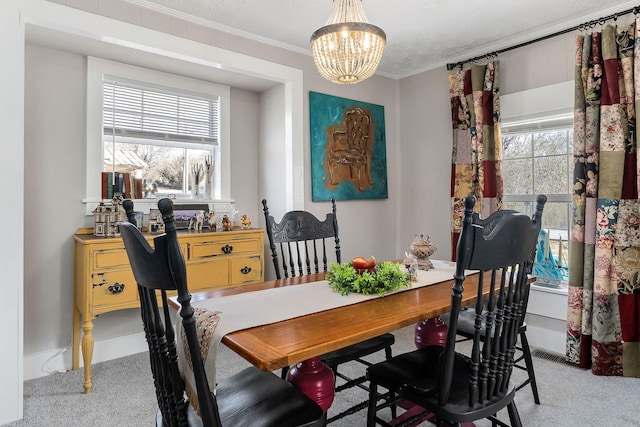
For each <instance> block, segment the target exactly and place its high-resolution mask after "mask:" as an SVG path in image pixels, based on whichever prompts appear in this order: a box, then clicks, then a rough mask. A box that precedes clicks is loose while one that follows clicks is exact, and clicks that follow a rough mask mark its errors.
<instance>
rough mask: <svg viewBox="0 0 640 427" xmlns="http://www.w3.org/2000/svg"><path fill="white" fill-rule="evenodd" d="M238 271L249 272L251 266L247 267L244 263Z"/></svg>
mask: <svg viewBox="0 0 640 427" xmlns="http://www.w3.org/2000/svg"><path fill="white" fill-rule="evenodd" d="M240 273H242V274H249V273H251V267H248V266H246V265H245V266H244V267H242V268H241V269H240Z"/></svg>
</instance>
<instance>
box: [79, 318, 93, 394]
mask: <svg viewBox="0 0 640 427" xmlns="http://www.w3.org/2000/svg"><path fill="white" fill-rule="evenodd" d="M82 332H84V335H83V336H82V360H83V362H84V393H85V394H89V393H91V387H92V385H93V384H92V383H91V359H92V358H93V322H92V321H87V322H84V323H83V324H82Z"/></svg>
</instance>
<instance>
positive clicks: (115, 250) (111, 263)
mask: <svg viewBox="0 0 640 427" xmlns="http://www.w3.org/2000/svg"><path fill="white" fill-rule="evenodd" d="M119 267H120V268H121V267H124V268H129V258H128V257H127V253H126V252H125V250H124V245H122V246H115V247H111V248H109V249H98V250H96V251H94V252H93V268H94V270H104V269H114V268H119Z"/></svg>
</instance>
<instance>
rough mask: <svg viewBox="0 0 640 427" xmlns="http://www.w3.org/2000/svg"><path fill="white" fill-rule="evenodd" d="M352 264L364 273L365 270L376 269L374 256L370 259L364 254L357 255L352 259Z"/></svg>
mask: <svg viewBox="0 0 640 427" xmlns="http://www.w3.org/2000/svg"><path fill="white" fill-rule="evenodd" d="M351 264H352V265H353V268H355V269H356V271H357V272H358V273H364V272H365V271H369V272H373V271H375V270H376V259H375V258H374V257H370V258H369V260H367V259H366V258H364V257H362V256H357V257H355V258H354V259H353V260H352V261H351Z"/></svg>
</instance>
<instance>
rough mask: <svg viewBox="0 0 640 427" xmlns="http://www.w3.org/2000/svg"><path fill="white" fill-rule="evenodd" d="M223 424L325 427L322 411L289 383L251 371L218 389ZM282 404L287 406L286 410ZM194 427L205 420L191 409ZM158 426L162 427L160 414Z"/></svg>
mask: <svg viewBox="0 0 640 427" xmlns="http://www.w3.org/2000/svg"><path fill="white" fill-rule="evenodd" d="M216 398H217V401H218V407H219V410H220V421H221V422H222V425H223V426H224V427H226V426H229V427H238V426H251V427H254V426H256V427H312V426H322V425H324V420H325V416H324V415H323V413H322V409H320V407H319V406H318V405H316V404H315V403H314V402H313V401H311V400H310V399H308V398H307V397H306V396H304V395H303V394H301V393H300V391H299V390H298V389H297V388H296V387H295V386H294V385H293V384H291V383H289V382H288V381H282V380H281V379H280V378H278V377H277V376H276V375H274V374H272V373H271V372H263V371H260V370H259V369H257V368H254V367H250V368H247V369H244V370H243V371H241V372H239V373H237V374H235V375H233V376H232V377H229V378H226V379H224V380H222V381H220V383H219V384H218V385H217V387H216ZM282 402H287V404H286V406H283V405H282ZM188 419H189V426H190V427H199V426H202V420H201V419H200V418H199V417H198V416H197V415H196V413H195V411H194V410H193V407H191V405H189V411H188ZM156 425H157V426H158V427H161V426H162V425H163V424H162V415H161V414H160V411H158V415H157V417H156Z"/></svg>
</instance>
